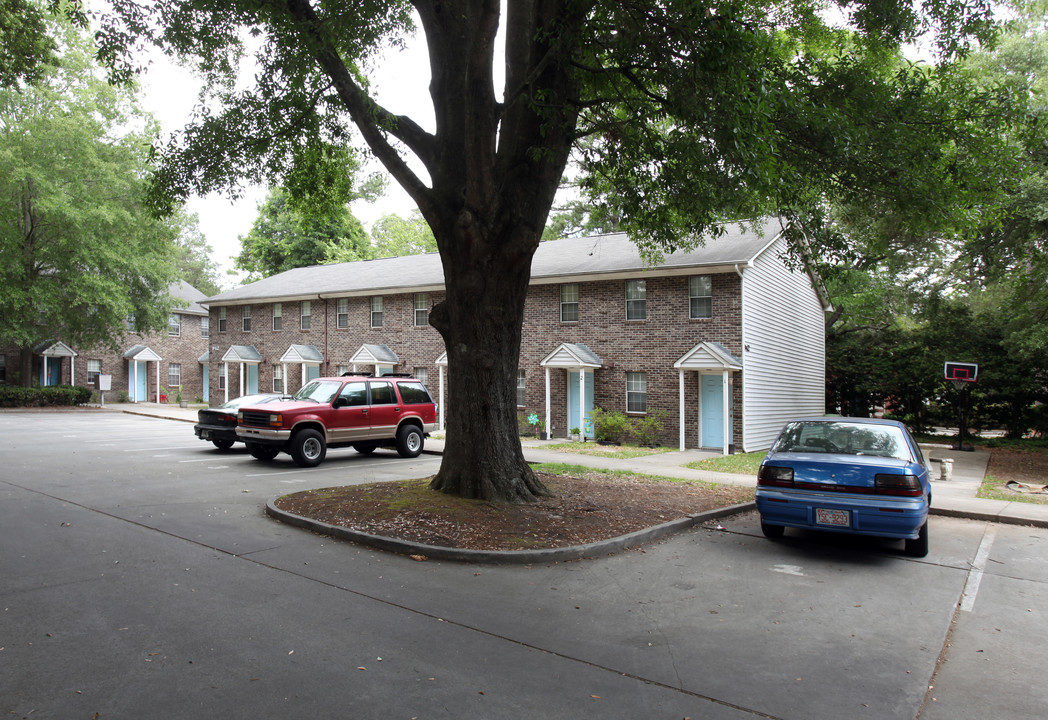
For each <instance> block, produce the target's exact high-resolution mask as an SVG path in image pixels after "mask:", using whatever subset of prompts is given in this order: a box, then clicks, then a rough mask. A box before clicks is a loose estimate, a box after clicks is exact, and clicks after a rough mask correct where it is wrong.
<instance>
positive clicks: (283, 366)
mask: <svg viewBox="0 0 1048 720" xmlns="http://www.w3.org/2000/svg"><path fill="white" fill-rule="evenodd" d="M280 382H281V383H283V385H284V394H285V395H287V363H281V364H280Z"/></svg>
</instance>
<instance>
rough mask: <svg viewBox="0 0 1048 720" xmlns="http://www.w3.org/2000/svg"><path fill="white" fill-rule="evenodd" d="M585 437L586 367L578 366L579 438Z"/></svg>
mask: <svg viewBox="0 0 1048 720" xmlns="http://www.w3.org/2000/svg"><path fill="white" fill-rule="evenodd" d="M585 437H586V368H584V367H580V368H579V438H581V439H585Z"/></svg>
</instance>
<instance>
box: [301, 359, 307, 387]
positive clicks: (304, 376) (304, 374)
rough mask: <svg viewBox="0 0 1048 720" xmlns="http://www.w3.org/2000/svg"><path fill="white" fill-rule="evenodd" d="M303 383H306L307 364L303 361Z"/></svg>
mask: <svg viewBox="0 0 1048 720" xmlns="http://www.w3.org/2000/svg"><path fill="white" fill-rule="evenodd" d="M301 374H302V385H305V384H306V364H305V363H302V373H301Z"/></svg>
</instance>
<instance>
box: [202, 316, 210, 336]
mask: <svg viewBox="0 0 1048 720" xmlns="http://www.w3.org/2000/svg"><path fill="white" fill-rule="evenodd" d="M210 336H211V318H209V317H207V316H204V317H201V318H200V337H210Z"/></svg>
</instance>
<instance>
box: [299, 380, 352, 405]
mask: <svg viewBox="0 0 1048 720" xmlns="http://www.w3.org/2000/svg"><path fill="white" fill-rule="evenodd" d="M340 387H342V383H340V382H338V381H337V380H314V381H313V382H311V383H307V384H306V385H303V386H302V388H301V389H300V390H299V391H298V392H297V393H295V399H296V400H312V401H313V402H316V403H329V402H331V401H332V400H334V399H335V396H336V395H337V394H338V389H339V388H340Z"/></svg>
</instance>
